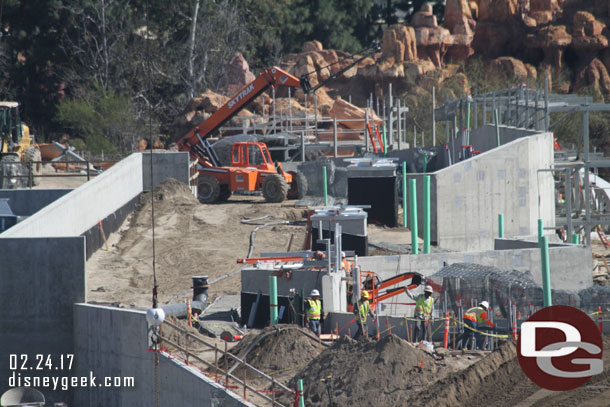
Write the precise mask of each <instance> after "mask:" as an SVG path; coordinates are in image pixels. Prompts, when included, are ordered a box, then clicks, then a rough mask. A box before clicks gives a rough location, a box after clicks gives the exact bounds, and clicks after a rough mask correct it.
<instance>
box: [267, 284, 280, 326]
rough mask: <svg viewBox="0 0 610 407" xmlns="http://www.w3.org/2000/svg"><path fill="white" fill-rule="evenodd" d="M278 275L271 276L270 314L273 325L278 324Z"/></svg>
mask: <svg viewBox="0 0 610 407" xmlns="http://www.w3.org/2000/svg"><path fill="white" fill-rule="evenodd" d="M277 308H278V304H277V277H276V276H269V315H270V321H271V326H273V325H277Z"/></svg>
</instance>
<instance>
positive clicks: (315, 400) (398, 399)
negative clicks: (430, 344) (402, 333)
mask: <svg viewBox="0 0 610 407" xmlns="http://www.w3.org/2000/svg"><path fill="white" fill-rule="evenodd" d="M422 362H423V363H422ZM444 365H445V362H444V361H441V360H436V359H435V357H433V356H432V355H430V354H428V353H426V352H424V351H423V350H420V349H418V348H416V347H415V346H413V345H412V344H410V343H408V342H406V341H405V340H403V339H401V338H399V337H397V336H396V335H388V336H386V337H385V338H383V339H382V340H380V341H379V342H377V341H373V340H370V339H364V340H360V341H354V340H352V339H350V338H348V337H342V338H341V339H339V340H338V341H337V342H336V343H335V344H334V345H333V346H332V347H330V348H328V349H326V350H325V351H324V352H322V353H321V354H320V355H319V356H318V357H317V358H315V359H314V360H312V361H311V363H309V364H308V365H307V366H306V367H305V368H304V369H303V370H301V371H300V372H299V373H298V374H297V375H295V376H294V377H293V379H292V380H291V381H290V383H289V387H291V388H295V387H296V384H297V380H298V379H301V378H302V379H303V385H304V394H305V404H306V405H307V406H320V407H322V406H325V407H326V406H352V407H357V406H363V407H370V406H382V405H386V406H401V405H407V403H406V400H407V398H408V396H409V395H410V394H412V393H413V392H414V391H417V390H419V389H423V388H424V387H425V386H428V385H429V384H430V383H433V382H434V381H435V380H437V379H438V378H439V377H442V376H443V375H444V370H445V369H444ZM422 366H423V367H422ZM325 379H326V380H327V384H325V383H324V382H323V381H322V380H325ZM327 385H328V386H330V392H331V394H332V398H333V400H332V404H331V403H330V400H329V396H328V388H327Z"/></svg>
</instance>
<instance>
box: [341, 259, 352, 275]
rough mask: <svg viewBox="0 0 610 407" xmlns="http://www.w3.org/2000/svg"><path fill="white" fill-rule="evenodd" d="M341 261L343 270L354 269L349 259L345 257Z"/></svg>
mask: <svg viewBox="0 0 610 407" xmlns="http://www.w3.org/2000/svg"><path fill="white" fill-rule="evenodd" d="M341 263H343V270H345V271H348V272H349V271H352V263H350V262H349V261H347V260H346V259H343V260H342V261H341Z"/></svg>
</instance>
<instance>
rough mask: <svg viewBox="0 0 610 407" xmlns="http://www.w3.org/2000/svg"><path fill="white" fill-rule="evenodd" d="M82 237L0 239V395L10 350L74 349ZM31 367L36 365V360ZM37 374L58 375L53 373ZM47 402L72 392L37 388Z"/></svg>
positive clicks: (31, 354) (81, 294) (55, 353)
mask: <svg viewBox="0 0 610 407" xmlns="http://www.w3.org/2000/svg"><path fill="white" fill-rule="evenodd" d="M84 245H85V242H84V238H83V237H80V236H79V237H62V238H31V239H19V238H9V239H0V253H3V256H2V261H1V262H2V265H1V266H0V281H1V283H0V309H2V313H1V314H0V349H2V352H1V353H0V394H2V393H4V391H6V390H7V389H8V384H9V382H8V378H9V374H10V373H12V372H10V371H9V369H8V367H9V355H10V354H17V355H19V354H26V355H27V357H28V360H29V361H30V364H28V366H32V364H33V363H35V362H36V358H35V357H36V354H43V355H45V357H46V355H51V357H52V358H53V359H54V361H55V360H57V358H58V357H59V355H61V354H64V355H65V354H69V353H73V340H72V335H73V325H72V306H73V304H74V303H75V302H82V301H85V292H86V287H85V247H84ZM34 366H35V365H34ZM20 373H22V375H23V376H26V375H31V374H32V373H33V374H36V373H38V374H39V375H41V376H50V377H57V374H56V372H52V373H49V372H48V371H46V370H43V371H36V370H33V371H30V370H28V371H24V372H20ZM41 390H42V391H43V392H44V393H45V397H46V398H47V402H51V403H52V402H59V401H64V402H67V403H68V404H69V405H72V404H71V395H70V394H66V393H65V392H52V391H49V390H48V389H41Z"/></svg>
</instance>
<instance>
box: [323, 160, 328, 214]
mask: <svg viewBox="0 0 610 407" xmlns="http://www.w3.org/2000/svg"><path fill="white" fill-rule="evenodd" d="M327 182H328V181H327V179H326V167H322V184H323V185H324V206H328V184H327Z"/></svg>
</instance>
